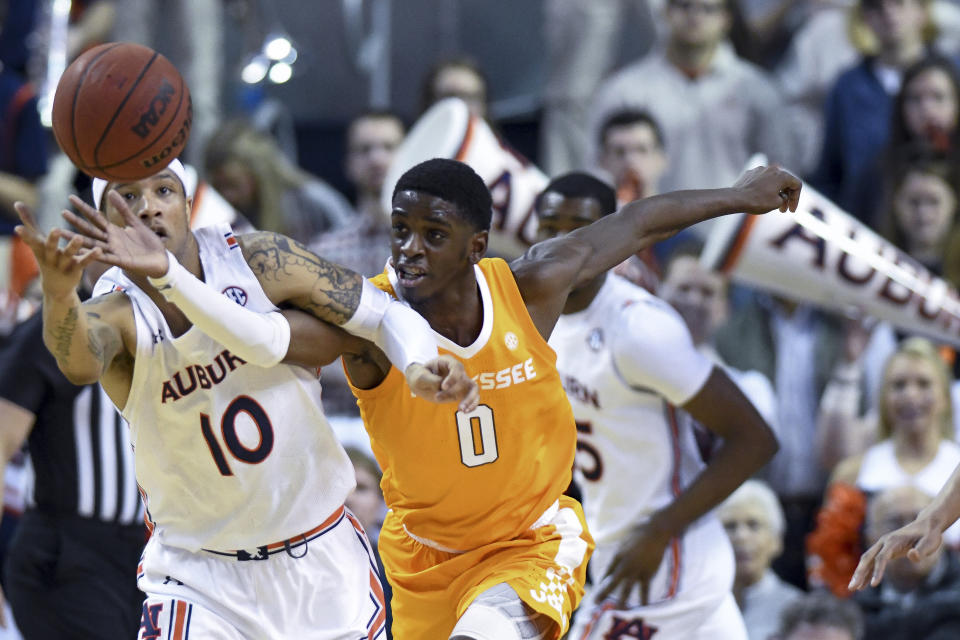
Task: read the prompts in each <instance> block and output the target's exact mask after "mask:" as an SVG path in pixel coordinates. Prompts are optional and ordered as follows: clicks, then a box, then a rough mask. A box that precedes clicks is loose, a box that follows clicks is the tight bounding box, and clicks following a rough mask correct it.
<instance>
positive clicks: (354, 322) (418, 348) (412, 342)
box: [341, 280, 439, 372]
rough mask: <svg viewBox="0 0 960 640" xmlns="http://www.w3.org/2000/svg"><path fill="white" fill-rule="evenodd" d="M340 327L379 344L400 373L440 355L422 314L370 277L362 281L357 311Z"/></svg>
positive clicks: (431, 331)
mask: <svg viewBox="0 0 960 640" xmlns="http://www.w3.org/2000/svg"><path fill="white" fill-rule="evenodd" d="M341 327H342V328H343V329H344V330H345V331H349V332H350V333H352V334H353V335H355V336H360V337H361V338H366V339H367V340H369V341H371V342H373V343H374V344H375V345H377V346H378V347H380V348H381V349H382V350H383V352H384V353H385V354H386V355H387V358H389V359H390V362H391V363H393V366H395V367H396V368H397V369H399V370H400V371H401V372H405V371H406V370H407V367H408V366H410V365H411V364H413V363H415V362H416V363H419V364H425V363H426V362H428V361H429V360H433V359H434V358H436V357H437V356H438V355H439V352H438V351H437V341H436V339H435V338H434V337H433V330H432V329H431V328H430V325H429V324H428V323H427V321H426V320H424V319H423V316H421V315H420V314H419V313H417V312H416V311H414V310H413V309H411V308H410V307H408V306H406V305H405V304H403V303H402V302H398V301H397V300H394V299H393V298H392V297H391V296H390V295H389V294H388V293H386V292H385V291H381V290H380V289H378V288H377V287H375V286H374V285H373V284H372V283H371V282H370V281H368V280H364V281H363V292H362V293H361V295H360V304H359V305H358V306H357V310H356V311H355V312H354V314H353V316H351V317H350V319H349V320H347V321H346V322H345V323H343V324H342V325H341Z"/></svg>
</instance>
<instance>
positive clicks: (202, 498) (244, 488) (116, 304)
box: [17, 162, 471, 640]
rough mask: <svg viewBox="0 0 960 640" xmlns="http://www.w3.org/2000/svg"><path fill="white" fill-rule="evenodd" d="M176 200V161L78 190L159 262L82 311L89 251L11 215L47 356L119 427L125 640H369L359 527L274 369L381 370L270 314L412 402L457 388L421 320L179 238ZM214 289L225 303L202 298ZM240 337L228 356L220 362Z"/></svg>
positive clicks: (94, 253) (298, 260) (290, 376)
mask: <svg viewBox="0 0 960 640" xmlns="http://www.w3.org/2000/svg"><path fill="white" fill-rule="evenodd" d="M183 183H184V178H183V169H182V165H180V163H179V162H174V163H173V164H171V165H170V167H168V168H167V169H164V170H163V171H161V172H159V173H157V174H155V175H154V176H152V177H150V178H147V179H145V180H140V181H135V182H130V183H124V184H114V183H111V184H109V185H107V184H106V183H104V182H103V181H99V182H95V183H94V195H95V197H96V199H97V200H98V201H99V200H100V198H101V197H102V196H103V195H104V193H106V194H107V195H108V199H107V201H106V204H105V205H104V209H105V211H106V214H107V216H108V217H109V219H111V220H113V221H114V222H116V223H119V224H114V225H113V226H112V227H109V228H110V229H111V230H112V231H115V232H117V233H120V234H128V235H129V236H130V238H135V237H136V236H137V233H140V234H141V235H145V236H146V237H147V238H148V239H149V240H152V241H153V242H154V243H155V244H154V245H152V246H153V247H154V248H157V247H159V250H157V251H154V252H153V253H152V254H147V255H153V256H155V257H159V258H160V259H161V260H162V263H160V264H159V265H154V268H153V269H150V268H147V269H145V270H144V273H147V274H153V275H155V276H162V277H160V278H159V279H154V280H152V283H151V282H150V281H148V280H147V278H145V277H144V276H143V275H141V274H137V273H124V272H123V271H121V270H120V269H119V268H114V269H111V270H110V271H108V272H107V273H106V274H104V275H103V276H102V277H101V279H100V281H99V282H98V284H97V286H96V287H95V290H94V294H95V297H94V298H92V299H91V300H90V301H88V302H85V303H83V304H80V302H79V299H78V298H77V294H76V291H75V290H76V286H77V284H78V282H79V279H80V272H81V269H82V267H83V266H85V265H86V264H88V263H89V262H91V261H93V260H95V259H97V258H98V257H99V256H100V255H101V253H102V249H99V248H97V249H92V250H82V249H81V248H80V247H81V239H80V238H78V237H73V236H71V239H70V241H69V242H68V243H67V245H66V246H65V247H63V248H58V246H57V241H58V238H59V237H60V236H61V235H64V236H66V235H70V234H67V233H65V232H64V231H63V230H54V231H53V232H51V233H50V234H49V235H48V236H44V235H42V234H41V233H40V232H39V231H38V230H37V228H36V225H35V223H34V221H33V217H32V214H31V212H30V211H29V210H28V209H27V208H26V207H25V206H23V205H22V204H19V205H18V213H19V214H20V217H21V220H22V221H23V225H22V226H20V227H18V231H17V232H18V234H19V235H20V236H21V237H22V238H23V239H24V240H25V241H26V242H27V244H28V245H29V246H30V248H31V249H32V250H33V252H34V254H35V255H36V256H37V259H38V262H39V264H40V269H41V274H42V278H43V291H44V306H43V314H44V341H45V342H46V344H47V346H48V348H49V349H50V351H51V352H52V353H53V355H54V356H55V357H56V359H57V363H58V365H59V367H60V368H61V370H63V372H64V373H65V374H66V375H67V376H68V377H69V378H70V379H71V380H72V381H73V382H75V383H90V382H93V381H96V380H98V379H99V381H100V382H101V384H102V385H103V387H104V389H105V390H106V392H107V394H108V395H109V396H110V398H111V399H112V400H113V402H114V403H115V404H116V405H117V407H118V408H120V409H121V412H122V413H123V415H124V417H125V418H126V419H127V420H128V422H129V423H130V424H131V442H132V445H133V447H134V451H135V454H134V455H135V465H136V475H137V481H138V484H139V486H140V488H141V495H142V497H143V500H144V503H145V505H146V510H147V517H148V520H149V522H148V525H149V526H151V527H153V535H152V537H151V539H150V541H149V542H148V544H147V548H146V549H145V551H144V556H143V560H142V563H141V565H140V567H139V569H138V572H137V574H138V576H137V577H138V584H139V586H140V588H141V590H143V591H144V592H146V593H147V599H146V601H145V602H144V605H143V614H142V620H141V627H140V635H139V637H140V638H141V639H143V640H147V639H153V638H160V637H163V638H187V637H195V638H231V639H232V638H250V637H256V638H332V637H337V638H357V637H371V638H372V637H375V636H376V635H377V634H378V633H380V631H381V630H382V628H383V624H384V611H383V602H382V590H381V587H380V583H379V581H378V578H377V574H376V569H375V566H374V564H373V562H374V560H373V555H372V552H371V550H370V548H369V546H368V543H367V542H366V537H365V536H364V534H363V529H362V527H361V526H360V525H359V523H358V522H357V520H356V518H354V517H353V515H352V514H351V513H350V512H349V511H346V510H345V509H344V507H343V502H344V498H345V497H346V496H347V495H348V493H349V492H350V491H351V489H352V488H353V486H354V474H353V470H352V469H351V468H350V464H349V461H348V459H347V456H346V454H345V453H344V451H343V449H342V448H341V447H340V445H339V444H338V443H337V442H336V440H335V439H334V437H333V435H332V433H331V431H330V428H329V425H328V424H327V423H326V420H325V419H324V416H323V413H322V411H321V410H320V387H319V384H318V383H317V381H316V378H315V375H313V374H311V373H310V372H309V371H307V370H306V369H304V368H300V367H296V366H288V365H278V364H277V363H279V362H280V359H281V358H286V359H287V361H298V362H303V363H309V364H311V365H317V364H321V363H325V362H329V361H330V360H332V358H333V357H335V355H336V354H337V352H338V351H342V350H344V349H345V348H347V349H353V350H355V351H357V353H358V354H362V357H370V358H374V359H377V360H379V359H381V358H383V355H382V354H380V353H379V352H378V350H377V349H376V348H374V347H372V345H370V343H367V342H365V341H361V340H357V339H353V338H349V337H342V338H341V337H338V336H347V334H346V333H344V332H343V331H342V330H340V329H334V328H331V327H328V326H327V325H324V324H323V323H321V322H318V321H317V320H316V319H315V318H312V317H310V316H308V315H307V314H304V313H300V312H285V314H284V315H281V314H279V313H277V312H276V309H277V307H276V305H279V304H291V305H296V306H298V307H300V308H302V309H304V310H306V311H308V312H309V313H310V314H313V315H314V316H316V317H318V318H322V319H325V320H328V321H331V322H334V323H337V324H340V325H342V326H343V327H344V328H345V329H346V330H348V331H352V332H354V333H356V334H360V335H365V336H367V337H368V338H370V339H372V340H376V342H377V344H381V345H383V346H384V349H385V351H386V352H387V353H389V354H390V355H391V357H392V358H394V359H395V361H396V363H397V364H398V366H399V367H402V368H403V370H404V371H405V373H406V379H408V380H409V381H410V382H411V388H412V389H416V390H417V392H418V393H419V394H420V395H421V396H423V397H427V398H429V399H433V400H437V399H440V400H443V399H449V397H450V396H451V395H465V394H468V393H469V392H470V390H471V389H470V385H469V384H459V385H457V384H456V383H458V382H462V381H464V380H466V381H467V382H468V383H469V380H467V379H466V378H465V377H464V376H463V372H462V367H460V366H459V365H458V364H457V365H456V366H454V365H450V364H449V363H448V362H447V360H440V361H438V360H437V359H436V357H435V354H436V344H435V340H434V338H433V337H432V335H431V334H430V332H429V330H428V327H426V326H425V323H424V322H423V319H422V318H420V317H419V316H417V315H416V314H415V313H414V312H412V311H410V310H409V309H407V308H405V307H403V306H402V305H400V304H398V303H396V302H393V301H391V300H390V299H389V298H388V297H387V296H386V295H385V294H383V293H382V292H380V291H379V290H377V289H376V288H374V287H372V286H371V285H369V283H367V282H366V281H364V280H363V279H362V278H360V276H358V275H356V274H354V273H353V272H350V271H348V270H346V269H343V268H341V267H339V266H337V265H334V264H331V263H328V262H326V261H324V260H323V259H321V258H318V257H317V256H314V255H313V254H311V253H309V252H307V251H306V250H305V249H303V247H302V246H300V245H298V244H296V243H295V242H293V241H291V240H289V239H287V238H285V237H283V236H279V235H275V234H266V233H260V234H251V235H248V236H241V237H235V236H234V235H233V234H232V232H231V231H230V229H229V227H228V226H225V225H222V226H215V227H208V228H206V229H201V230H197V231H196V232H191V231H190V230H189V228H188V215H189V211H190V202H189V199H188V198H186V196H185V191H184V184H183ZM74 204H75V205H76V206H78V207H80V208H81V209H82V210H84V211H85V212H86V213H87V214H88V215H90V216H91V218H92V219H93V220H94V221H95V222H97V223H100V224H102V225H103V226H104V227H106V224H105V221H104V220H103V218H102V216H101V217H97V216H98V214H97V212H96V211H95V210H94V209H92V208H91V207H89V206H87V205H84V204H83V203H82V202H80V201H79V199H76V198H75V199H74ZM99 205H100V202H98V206H99ZM131 208H132V209H133V210H134V211H135V212H136V213H135V214H134V213H133V212H131ZM76 221H77V222H78V223H80V224H83V222H82V221H81V220H79V219H76ZM131 222H136V223H137V226H135V227H130V226H129V225H130V223H131ZM120 225H126V226H120ZM86 226H88V227H90V225H89V224H87V225H86ZM90 228H91V229H92V228H93V227H90ZM131 246H132V247H134V248H133V250H134V251H137V250H136V247H135V244H134V245H128V246H127V248H128V249H130V247H131ZM164 248H165V249H166V251H164ZM199 277H202V278H203V280H204V282H201V281H200V280H199V279H198V278H199ZM197 287H199V290H200V291H201V295H200V296H197V295H196V294H197ZM210 288H212V289H213V290H214V292H215V293H217V294H218V293H219V292H221V291H222V292H223V293H224V294H225V295H203V294H205V293H207V292H210V290H211V289H210ZM168 299H169V300H173V301H174V302H175V303H176V305H177V306H174V304H171V303H170V302H169V301H168ZM225 307H228V308H233V307H236V309H235V310H233V309H230V310H231V311H234V313H233V314H232V315H231V318H232V320H231V323H230V325H229V326H227V327H220V326H216V325H215V324H214V323H212V322H210V317H211V316H213V317H219V315H221V314H223V313H224V312H223V309H224V308H225ZM180 309H184V310H189V311H190V312H191V315H190V317H191V319H192V320H194V322H193V323H191V322H190V321H188V320H187V317H186V316H185V315H184V313H183V312H182V311H181V310H180ZM257 312H263V313H257ZM291 332H292V333H293V336H294V339H293V340H292V341H291V340H290V336H291ZM236 335H242V336H243V337H244V341H243V342H241V343H238V344H236V345H235V346H231V347H225V346H224V344H223V343H224V342H230V343H231V345H233V344H234V342H235V341H233V340H231V336H236ZM363 345H367V346H363ZM424 363H426V364H427V367H429V369H428V368H427V367H425V366H424ZM384 366H386V365H384ZM437 374H439V375H437ZM443 376H445V377H443ZM441 384H442V385H444V388H443V389H440V390H438V388H439V387H440V385H441ZM450 384H453V386H454V387H457V388H456V389H455V390H453V389H451V388H449V387H448V385H450ZM465 401H466V403H467V404H466V405H465V407H464V408H470V405H471V402H470V401H469V399H467V398H465Z"/></svg>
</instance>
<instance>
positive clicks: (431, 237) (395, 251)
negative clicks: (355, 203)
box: [390, 191, 487, 302]
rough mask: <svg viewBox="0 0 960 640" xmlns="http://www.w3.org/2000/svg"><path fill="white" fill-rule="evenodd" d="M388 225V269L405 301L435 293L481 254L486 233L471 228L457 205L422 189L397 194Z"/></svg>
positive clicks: (485, 245)
mask: <svg viewBox="0 0 960 640" xmlns="http://www.w3.org/2000/svg"><path fill="white" fill-rule="evenodd" d="M390 224H391V230H390V247H391V253H392V255H393V267H394V269H395V270H396V273H397V278H398V280H399V282H398V286H399V288H400V294H401V295H402V296H403V297H404V298H405V299H407V300H409V301H410V302H420V301H424V300H427V299H429V298H431V297H432V296H434V295H436V294H438V293H440V292H441V291H443V290H444V289H445V288H446V287H447V286H448V285H450V284H451V283H453V282H455V281H456V280H457V279H458V278H461V277H463V276H464V274H466V273H468V272H469V271H470V270H471V269H472V268H473V264H474V263H475V262H476V261H478V260H479V259H480V258H482V257H483V254H484V253H485V252H486V248H487V243H486V240H487V232H486V231H477V230H476V229H474V227H473V225H471V224H470V223H469V222H468V221H467V220H466V219H465V218H464V217H463V215H462V214H461V213H460V211H459V209H458V207H457V205H455V204H453V203H452V202H447V201H446V200H444V199H442V198H438V197H436V196H433V195H430V194H427V193H422V192H419V191H401V192H400V193H398V194H397V195H396V196H395V197H394V199H393V212H392V213H391V215H390Z"/></svg>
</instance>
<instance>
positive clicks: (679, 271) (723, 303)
mask: <svg viewBox="0 0 960 640" xmlns="http://www.w3.org/2000/svg"><path fill="white" fill-rule="evenodd" d="M698 254H699V246H698V245H696V244H689V245H686V247H684V246H681V247H679V248H678V249H677V250H676V252H675V253H674V254H673V256H672V257H671V259H670V261H669V262H668V263H667V269H666V272H665V274H664V280H663V282H662V284H661V285H660V290H659V292H658V294H659V295H660V297H661V298H663V299H664V300H666V301H667V302H669V303H670V304H671V306H673V308H674V309H676V310H677V312H678V313H679V314H680V316H681V317H682V318H683V320H684V322H685V323H686V325H687V329H689V330H690V335H691V337H692V338H693V342H694V344H695V345H696V346H697V349H699V350H700V351H701V352H702V353H704V354H705V355H706V356H707V357H709V358H710V359H711V360H713V361H714V362H715V363H717V364H719V365H721V366H722V367H723V368H724V370H725V371H726V372H727V375H729V376H730V377H731V378H732V379H733V380H734V382H736V383H737V386H738V387H740V389H741V390H742V391H743V393H744V394H745V395H746V396H747V397H748V398H749V399H750V402H752V403H753V406H754V407H756V408H757V411H759V412H760V415H762V416H763V419H764V420H766V421H767V424H769V425H770V426H771V427H772V428H773V430H774V432H778V431H779V426H778V424H777V399H776V396H775V395H774V391H773V385H772V384H770V379H769V378H767V377H766V376H765V375H764V374H762V373H760V372H759V371H756V370H739V369H735V368H733V367H731V366H729V365H728V364H727V363H726V362H725V361H724V360H723V358H722V357H721V356H720V354H719V353H718V352H717V349H716V343H715V339H716V334H717V331H718V330H719V328H720V327H721V326H722V325H723V323H724V322H725V321H726V320H727V318H728V316H729V313H730V309H729V299H728V298H729V293H728V289H727V279H726V278H725V277H724V276H723V274H720V273H717V272H716V271H709V270H707V269H705V268H704V267H703V266H701V265H700V261H699V260H698V259H697V255H698ZM697 435H698V437H699V436H702V435H703V434H702V433H700V432H698V434H697ZM705 448H706V450H712V449H713V446H712V444H710V445H709V446H706V447H705Z"/></svg>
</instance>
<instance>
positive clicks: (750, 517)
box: [720, 500, 781, 585]
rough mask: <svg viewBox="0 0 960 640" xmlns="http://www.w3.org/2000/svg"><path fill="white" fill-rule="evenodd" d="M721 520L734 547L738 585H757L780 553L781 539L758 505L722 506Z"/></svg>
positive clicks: (746, 502) (751, 502)
mask: <svg viewBox="0 0 960 640" xmlns="http://www.w3.org/2000/svg"><path fill="white" fill-rule="evenodd" d="M720 520H721V522H723V528H724V529H726V530H727V535H728V536H729V537H730V543H731V545H732V546H733V553H734V557H735V558H736V562H737V582H738V583H740V584H744V585H751V584H754V583H756V581H757V580H759V579H760V578H761V577H763V573H764V571H766V570H767V569H768V568H769V567H770V563H772V562H773V561H774V559H776V557H777V556H778V555H780V551H781V544H780V538H779V537H778V536H777V534H776V532H774V530H773V527H772V526H770V519H769V518H768V517H767V514H766V512H765V511H764V509H763V507H762V506H761V505H760V504H758V503H756V502H754V501H749V500H745V501H742V502H739V503H734V504H729V505H725V506H724V507H723V508H722V509H721V510H720Z"/></svg>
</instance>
